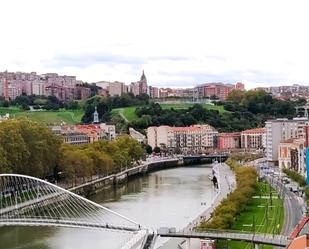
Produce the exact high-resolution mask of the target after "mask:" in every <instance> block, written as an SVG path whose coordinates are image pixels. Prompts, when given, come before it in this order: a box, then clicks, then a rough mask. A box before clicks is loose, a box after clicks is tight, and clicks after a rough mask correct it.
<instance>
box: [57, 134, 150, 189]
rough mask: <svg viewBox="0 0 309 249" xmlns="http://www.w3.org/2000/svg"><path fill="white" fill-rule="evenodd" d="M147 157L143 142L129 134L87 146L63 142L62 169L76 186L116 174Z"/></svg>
mask: <svg viewBox="0 0 309 249" xmlns="http://www.w3.org/2000/svg"><path fill="white" fill-rule="evenodd" d="M144 156H145V150H144V149H143V148H142V146H141V145H140V143H138V142H137V141H136V140H134V139H132V138H130V137H129V136H127V135H125V136H121V137H119V138H117V139H115V140H114V141H111V142H109V141H98V142H94V143H92V144H86V145H80V146H76V145H63V146H62V147H61V159H60V167H59V169H58V170H59V171H60V172H61V173H62V174H61V175H62V177H64V178H65V180H66V181H68V182H72V183H73V185H76V183H77V181H81V182H85V181H86V180H89V179H92V178H93V177H96V178H97V177H102V176H107V175H110V174H114V173H117V172H120V171H123V170H125V169H129V168H131V167H133V166H134V164H135V163H137V162H138V161H139V160H140V159H142V158H143V157H144Z"/></svg>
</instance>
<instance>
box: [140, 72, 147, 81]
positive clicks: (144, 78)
mask: <svg viewBox="0 0 309 249" xmlns="http://www.w3.org/2000/svg"><path fill="white" fill-rule="evenodd" d="M141 81H147V79H146V76H145V72H144V70H143V74H142V76H141Z"/></svg>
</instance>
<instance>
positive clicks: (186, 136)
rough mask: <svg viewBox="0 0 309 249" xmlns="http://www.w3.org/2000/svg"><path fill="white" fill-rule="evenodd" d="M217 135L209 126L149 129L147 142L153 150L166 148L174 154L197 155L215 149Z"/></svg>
mask: <svg viewBox="0 0 309 249" xmlns="http://www.w3.org/2000/svg"><path fill="white" fill-rule="evenodd" d="M217 134H218V131H217V130H215V129H214V128H213V127H212V126H210V125H208V124H205V125H192V126H189V127H170V126H159V127H148V129H147V141H148V144H149V145H150V146H152V147H153V148H154V147H163V146H165V147H166V148H167V149H168V150H170V151H172V152H174V151H180V152H182V153H184V154H195V153H204V152H206V150H207V149H209V148H213V146H214V140H215V139H214V138H215V136H216V135H217Z"/></svg>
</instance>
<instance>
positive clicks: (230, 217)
mask: <svg viewBox="0 0 309 249" xmlns="http://www.w3.org/2000/svg"><path fill="white" fill-rule="evenodd" d="M226 163H227V164H228V165H230V167H231V168H232V170H233V171H234V172H235V175H236V183H237V187H236V189H235V190H234V191H233V192H232V193H230V194H228V196H227V197H226V198H225V199H223V200H222V201H221V203H220V205H219V206H217V207H216V208H215V210H214V211H213V212H212V214H211V220H210V221H204V222H202V223H201V225H200V226H199V228H198V229H201V230H203V229H209V228H211V229H229V228H231V227H232V225H233V223H234V221H235V218H236V217H237V216H238V215H239V214H240V213H241V212H242V211H243V210H245V208H246V207H247V204H248V201H249V200H250V198H251V197H252V195H253V194H254V193H255V190H256V187H257V172H256V170H255V168H253V167H243V166H241V165H240V164H238V163H237V162H236V161H234V160H233V159H228V160H227V161H226Z"/></svg>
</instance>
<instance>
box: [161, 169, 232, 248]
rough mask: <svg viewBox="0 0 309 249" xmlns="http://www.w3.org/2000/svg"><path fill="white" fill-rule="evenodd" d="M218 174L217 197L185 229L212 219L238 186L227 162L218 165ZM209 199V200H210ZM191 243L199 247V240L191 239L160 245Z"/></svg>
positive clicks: (173, 246)
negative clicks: (217, 207) (212, 215)
mask: <svg viewBox="0 0 309 249" xmlns="http://www.w3.org/2000/svg"><path fill="white" fill-rule="evenodd" d="M216 168H217V174H218V176H219V177H218V190H217V193H216V195H215V198H214V199H213V200H210V201H211V205H210V206H209V207H207V209H205V210H204V212H202V213H201V214H199V215H198V216H197V217H196V218H195V219H194V220H192V221H191V222H190V223H189V224H187V226H186V227H184V228H183V230H190V229H193V228H194V227H195V226H197V225H198V224H199V223H200V222H201V221H202V220H203V219H206V220H208V219H210V217H211V216H210V215H211V213H212V212H213V210H214V209H215V208H216V206H218V205H219V204H220V202H221V201H222V200H223V199H224V198H225V197H226V196H227V194H228V193H230V192H231V191H233V190H234V189H235V187H236V180H235V176H234V173H233V171H232V170H231V169H230V167H229V166H228V165H226V164H225V163H220V164H217V165H216ZM208 201H209V200H208ZM184 243H187V244H191V245H192V246H194V248H195V247H196V248H199V247H198V245H199V240H196V239H191V240H188V241H186V240H184V239H170V240H168V241H167V242H166V243H165V244H164V245H162V246H161V247H159V248H160V249H175V248H178V245H179V244H184Z"/></svg>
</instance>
